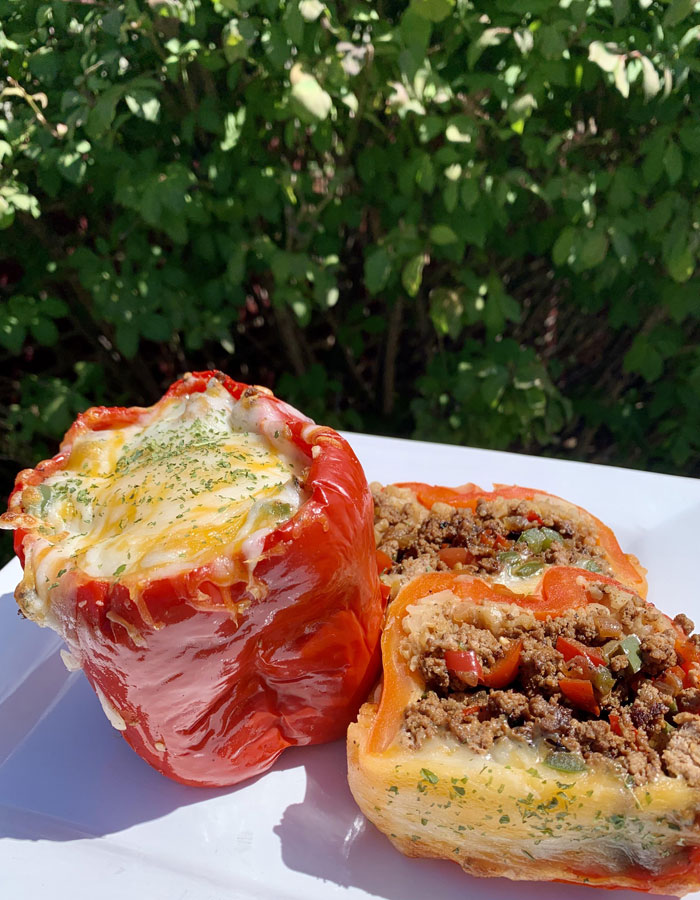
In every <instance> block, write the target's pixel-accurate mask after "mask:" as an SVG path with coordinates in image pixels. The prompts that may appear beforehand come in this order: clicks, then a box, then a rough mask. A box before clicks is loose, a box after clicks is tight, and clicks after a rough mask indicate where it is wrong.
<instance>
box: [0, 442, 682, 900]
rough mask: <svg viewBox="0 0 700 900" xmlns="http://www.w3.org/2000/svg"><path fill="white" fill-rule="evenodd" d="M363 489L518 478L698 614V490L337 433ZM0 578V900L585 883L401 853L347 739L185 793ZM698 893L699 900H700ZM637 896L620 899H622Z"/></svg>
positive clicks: (361, 893) (514, 891)
mask: <svg viewBox="0 0 700 900" xmlns="http://www.w3.org/2000/svg"><path fill="white" fill-rule="evenodd" d="M348 438H349V439H350V441H351V443H352V444H353V446H354V448H355V450H356V451H357V453H358V456H359V457H360V459H361V460H362V462H363V464H364V466H365V469H366V472H367V476H368V478H369V479H370V480H375V479H376V480H379V481H383V482H391V481H402V480H404V481H405V480H412V481H428V482H431V483H435V482H437V483H440V484H447V485H457V484H461V483H463V482H465V481H474V482H476V483H477V484H481V485H482V486H484V487H489V486H490V485H491V483H492V482H502V483H506V484H512V483H518V484H522V485H526V486H530V487H540V488H542V489H544V490H548V491H551V492H552V493H555V494H560V495H561V496H564V497H566V498H567V499H569V500H572V501H574V502H575V503H579V504H581V505H583V506H585V507H586V508H588V509H589V510H590V511H591V512H593V513H595V514H596V515H598V516H599V517H600V518H602V519H603V520H604V521H605V522H607V523H608V524H609V525H611V526H612V528H613V529H614V530H615V531H616V533H617V535H618V537H619V539H620V543H621V544H622V546H623V548H624V549H625V550H626V551H628V552H631V553H635V554H636V555H637V556H639V558H640V559H641V560H642V562H643V564H644V565H646V566H647V567H648V569H649V597H650V599H652V600H653V601H654V602H656V603H657V605H659V606H661V607H662V608H663V609H664V610H665V611H666V612H668V613H670V614H672V615H673V614H675V613H677V612H680V611H681V610H683V611H686V612H688V614H689V615H690V616H691V617H693V618H695V619H696V621H697V620H698V618H700V603H699V602H698V599H697V596H696V593H697V588H696V585H697V583H698V577H697V572H698V566H699V565H700V554H698V551H697V539H698V531H699V529H698V522H699V521H700V481H696V480H693V479H689V478H674V477H671V476H668V475H653V474H649V473H645V472H635V471H630V470H626V469H615V468H606V467H600V466H592V465H586V464H582V463H570V462H562V461H556V460H549V459H538V458H534V457H528V456H517V455H513V454H508V453H495V452H492V451H485V450H472V449H466V448H460V447H448V446H442V445H436V444H424V443H417V442H409V441H398V440H392V439H388V438H377V437H369V436H365V435H348ZM19 576H20V567H19V563H18V562H17V560H14V561H13V562H12V563H10V564H9V565H8V566H6V567H5V568H4V569H3V570H2V572H0V593H2V594H3V595H4V596H2V597H1V598H0V838H3V840H1V841H0V897H1V898H2V900H39V898H41V900H46V898H48V900H69V898H70V900H94V898H99V900H112V898H114V900H117V898H118V900H125V898H134V900H230V898H242V900H243V898H245V900H250V898H262V900H282V898H299V900H325V898H329V900H332V898H343V900H359V898H367V897H380V898H386V900H425V898H427V897H436V898H439V900H457V898H460V900H463V898H465V897H473V898H475V900H476V898H479V900H496V898H503V900H516V898H517V900H535V898H537V900H573V898H574V897H577V898H581V900H583V898H584V897H589V898H593V897H597V898H601V897H602V896H603V895H602V894H600V893H595V894H594V893H593V891H592V889H589V888H583V887H581V888H578V887H566V886H563V885H555V884H515V883H512V882H508V881H505V880H503V879H493V880H484V879H474V878H470V877H469V876H467V875H465V874H464V873H462V871H461V870H460V869H459V868H458V867H457V866H456V865H454V864H453V863H449V862H437V861H430V860H410V859H406V858H404V857H403V856H401V855H400V854H399V853H398V852H397V851H395V850H394V849H393V847H392V846H391V845H390V844H389V842H388V841H387V840H386V839H385V838H384V837H383V836H382V835H381V834H379V832H377V831H376V830H375V829H374V827H373V826H372V825H369V824H368V823H367V822H366V821H365V819H364V818H363V816H362V815H361V814H360V813H359V811H358V810H357V808H356V806H355V804H354V802H353V800H352V797H351V795H350V793H349V791H348V788H347V784H346V780H345V749H344V746H343V744H342V742H338V743H335V744H330V745H326V746H323V747H311V748H295V749H292V750H288V751H287V752H286V753H284V754H283V756H282V757H281V759H280V760H279V761H278V763H277V765H275V766H274V767H273V768H272V770H271V771H269V772H268V773H267V774H265V775H263V776H261V777H260V778H258V779H256V780H255V781H253V782H251V783H249V784H246V785H244V786H242V787H239V788H236V789H230V790H217V791H214V790H202V789H198V788H186V787H183V786H181V785H178V784H175V783H173V782H170V781H168V780H167V779H165V778H163V777H162V776H161V775H158V774H157V773H156V772H155V771H153V770H152V769H150V768H149V766H147V765H146V764H145V763H143V762H142V761H141V760H140V759H139V758H138V757H137V756H136V755H135V754H134V752H133V751H132V750H131V749H130V748H129V747H128V746H127V744H126V743H125V742H124V740H123V739H122V738H121V737H120V735H119V733H118V732H116V731H115V730H114V729H113V728H112V727H111V726H110V725H109V723H108V722H107V720H106V718H105V717H104V715H103V713H102V710H101V709H100V705H99V703H98V701H97V699H96V697H95V696H94V694H93V693H92V691H91V690H90V688H89V686H88V685H87V682H86V681H85V678H84V677H83V675H82V673H80V672H77V673H73V674H69V673H68V672H67V671H66V670H65V669H64V667H63V665H62V663H61V661H60V659H59V656H58V649H59V646H60V642H59V640H58V639H57V638H56V636H55V635H54V634H53V633H52V632H49V631H47V630H41V629H39V628H37V627H36V625H34V624H33V623H30V622H26V621H23V620H22V619H20V618H19V617H18V616H17V615H16V606H15V603H14V600H13V598H12V590H13V589H14V586H15V584H16V583H17V581H18V580H19ZM695 896H696V897H700V894H697V895H695ZM633 897H639V895H638V894H633V893H629V892H621V893H618V894H616V898H615V900H624V898H633Z"/></svg>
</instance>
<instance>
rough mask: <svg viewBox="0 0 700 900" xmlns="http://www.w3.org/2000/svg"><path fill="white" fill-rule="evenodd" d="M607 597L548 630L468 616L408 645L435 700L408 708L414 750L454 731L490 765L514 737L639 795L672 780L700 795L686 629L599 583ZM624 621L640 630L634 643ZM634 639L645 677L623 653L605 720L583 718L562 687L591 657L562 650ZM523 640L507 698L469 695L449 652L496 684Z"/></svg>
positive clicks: (457, 612)
mask: <svg viewBox="0 0 700 900" xmlns="http://www.w3.org/2000/svg"><path fill="white" fill-rule="evenodd" d="M596 588H597V590H596V597H597V598H598V601H599V602H595V603H589V604H588V605H587V606H586V607H584V608H579V609H572V610H569V611H567V612H566V613H563V614H562V615H559V616H555V617H551V618H547V619H545V620H544V621H541V620H538V619H536V618H535V616H534V615H533V614H532V613H531V612H528V611H526V610H523V609H522V608H520V607H518V606H516V605H512V604H506V603H495V604H492V605H491V606H489V605H488V604H480V605H465V604H461V605H460V604H458V605H456V606H455V607H454V608H453V609H452V611H451V612H450V614H449V616H448V615H446V614H444V613H442V614H441V616H442V618H439V621H438V624H434V625H432V626H431V630H430V633H429V635H426V634H425V633H424V632H421V634H422V635H423V637H422V638H420V637H416V636H415V635H414V636H413V637H411V636H407V638H406V641H408V642H409V643H408V644H407V646H406V648H405V655H406V658H407V659H408V658H413V657H412V654H413V655H415V658H416V659H417V660H418V662H417V664H416V665H417V668H418V669H419V670H420V672H421V673H422V675H423V677H424V679H425V682H426V686H427V688H428V691H427V693H426V694H425V695H424V696H423V697H422V698H421V699H420V700H418V701H416V702H415V703H414V704H412V705H411V707H409V710H408V711H407V713H406V717H405V722H404V729H403V735H404V737H403V739H404V740H405V741H406V742H408V744H409V745H411V746H414V747H419V746H420V745H421V744H422V742H423V741H424V740H426V739H427V738H428V737H430V736H432V735H434V734H436V733H437V732H438V730H439V729H444V730H446V731H448V732H449V733H451V734H453V735H454V736H455V737H456V738H457V739H458V740H459V741H461V742H462V743H464V744H466V745H467V746H469V747H470V748H471V749H473V750H475V751H476V752H478V753H484V752H486V751H487V750H488V749H489V748H490V747H491V746H492V744H493V743H494V741H497V740H498V739H499V738H500V737H502V736H504V735H508V736H510V737H511V738H515V739H517V740H520V741H525V742H527V743H537V742H540V741H544V742H545V743H546V744H548V745H549V746H550V747H551V748H552V749H556V750H559V751H562V750H563V751H569V752H572V753H577V754H580V755H582V756H583V757H584V759H586V760H590V759H593V758H597V759H601V758H604V759H606V760H608V761H612V763H613V764H615V765H617V766H618V767H621V768H622V769H623V770H624V771H625V773H626V775H627V776H628V777H629V778H630V779H631V781H632V782H634V783H635V784H644V783H646V782H647V781H649V780H651V779H653V778H655V777H657V776H658V775H659V774H661V773H664V772H665V773H666V774H671V775H674V774H681V775H683V777H686V778H687V779H688V780H689V781H691V782H692V783H695V782H693V781H692V780H693V779H697V784H698V786H700V744H698V745H697V746H695V748H694V749H693V750H692V752H691V749H690V748H691V747H692V746H693V741H696V742H698V741H699V740H700V683H697V684H696V683H695V682H694V681H693V679H692V678H691V676H692V674H693V672H694V669H695V668H697V669H698V670H700V667H698V666H696V667H693V666H691V667H690V670H689V672H688V673H686V675H685V678H684V679H683V680H684V685H685V686H684V687H682V686H681V680H680V679H679V678H678V674H677V670H676V672H669V670H670V669H673V667H675V666H676V664H677V657H676V653H675V649H674V644H675V642H676V639H677V637H678V633H679V632H678V630H677V629H678V628H680V625H676V627H675V628H674V627H672V626H671V625H670V624H669V622H668V619H667V618H666V617H665V616H663V614H661V613H660V612H659V611H658V610H656V609H655V608H654V607H653V606H651V605H650V604H648V603H645V602H644V601H643V600H641V599H640V598H639V597H636V596H635V595H633V594H631V593H630V592H627V591H624V590H623V589H621V588H619V587H616V586H610V585H609V584H607V583H605V582H600V583H598V584H597V585H596ZM439 602H441V601H439ZM495 607H497V609H496V608H495ZM440 608H442V607H440ZM620 619H624V621H625V622H627V623H629V624H630V625H631V626H632V627H633V629H634V630H633V631H631V632H626V631H623V630H622V629H621V628H620V627H619V622H620ZM630 633H631V634H634V635H635V636H636V637H637V638H638V639H639V642H640V658H641V669H639V671H634V669H633V668H632V666H631V665H630V658H629V657H628V655H627V654H626V653H623V652H621V651H620V650H619V649H618V650H617V651H615V645H614V644H613V645H612V651H611V652H612V653H613V654H614V655H612V656H609V657H608V658H607V665H608V671H609V672H610V677H611V678H612V680H613V684H612V687H610V685H609V683H608V686H607V688H606V689H605V690H604V691H603V690H602V689H601V693H600V694H599V695H598V698H597V699H598V702H599V705H600V708H601V714H600V715H599V716H597V715H596V716H593V715H591V714H590V713H589V712H586V710H585V709H581V708H577V707H576V705H575V704H572V702H571V701H570V700H569V699H568V697H567V696H566V695H564V694H563V693H562V689H561V687H560V679H562V678H563V677H566V678H579V679H580V678H585V677H586V672H589V671H590V664H589V663H588V661H587V658H586V657H584V656H583V655H582V654H578V655H575V656H574V657H573V658H570V659H568V660H566V659H565V658H564V656H563V654H562V653H561V652H559V650H557V649H556V648H557V641H558V638H559V637H566V638H569V639H575V640H577V641H579V642H581V643H582V644H583V645H584V647H591V648H594V647H597V648H602V647H603V645H605V644H606V643H607V642H608V640H610V635H611V634H616V638H615V640H618V639H621V638H623V637H624V636H625V634H630ZM408 634H409V632H407V635H408ZM412 640H413V641H415V640H421V641H422V643H421V644H420V649H418V648H416V647H415V646H412V645H411V646H409V645H410V642H411V641H412ZM514 640H517V641H520V642H521V645H522V650H521V655H520V660H519V667H518V670H517V673H516V674H515V675H514V676H513V680H512V682H511V684H510V685H509V686H508V687H507V688H502V689H498V690H496V689H493V690H490V691H489V690H487V689H484V687H483V686H476V685H474V686H472V685H469V684H466V683H465V681H464V680H463V679H462V678H460V676H459V675H458V674H457V673H455V672H453V671H450V670H449V669H448V667H447V665H446V663H445V659H444V653H445V652H446V650H455V649H461V650H472V651H474V653H475V654H476V656H477V657H478V658H479V660H480V662H481V663H482V666H483V669H484V672H486V673H488V672H489V671H490V670H491V668H492V667H493V666H494V665H497V663H498V661H499V660H501V659H502V658H503V657H504V656H505V655H506V654H507V652H508V648H509V647H511V646H512V642H513V641H514ZM666 673H668V674H666ZM474 681H476V678H474ZM698 681H700V679H698ZM676 710H677V711H678V713H677V714H676V715H675V718H673V719H672V716H673V713H674V712H675V711H676ZM613 714H614V717H613ZM674 725H675V726H676V727H674Z"/></svg>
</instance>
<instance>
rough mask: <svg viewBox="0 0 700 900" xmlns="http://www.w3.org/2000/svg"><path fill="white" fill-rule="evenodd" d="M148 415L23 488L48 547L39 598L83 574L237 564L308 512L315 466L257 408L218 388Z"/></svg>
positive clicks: (88, 436)
mask: <svg viewBox="0 0 700 900" xmlns="http://www.w3.org/2000/svg"><path fill="white" fill-rule="evenodd" d="M149 412H150V415H147V416H146V417H145V418H144V419H143V420H142V421H141V422H140V423H138V424H136V425H129V426H125V427H122V428H115V429H109V430H105V431H97V432H86V433H85V434H82V435H79V436H78V438H77V439H76V441H75V443H74V445H73V447H72V451H71V454H70V456H69V458H68V459H67V461H66V463H65V465H64V468H63V470H62V471H60V472H58V473H56V474H55V475H53V476H51V477H50V478H48V479H47V480H46V481H45V482H43V483H42V484H41V485H40V486H39V487H38V488H26V489H25V491H24V497H23V500H24V507H25V509H26V511H27V512H29V513H30V514H32V515H34V516H35V517H36V518H37V519H38V520H39V521H40V522H41V526H40V528H39V533H40V534H41V535H42V536H43V537H44V538H45V539H46V541H47V542H48V546H47V547H46V548H45V549H44V550H43V551H40V553H39V555H40V557H41V558H40V560H36V559H35V562H38V563H39V565H38V569H37V576H38V577H37V589H38V590H39V592H40V593H42V591H41V587H43V583H44V582H47V581H51V580H58V579H59V578H60V577H61V576H62V575H63V574H64V573H65V571H66V570H67V569H70V568H73V567H75V568H78V569H80V570H82V571H83V572H85V573H86V574H87V575H89V576H91V577H94V578H100V579H110V578H115V579H117V578H118V579H119V580H125V579H133V580H141V579H146V578H151V577H154V574H155V573H156V572H157V577H165V576H170V575H172V574H174V573H175V572H177V571H178V570H182V569H190V568H193V567H196V566H201V565H203V564H205V563H208V562H210V561H211V560H213V559H214V558H215V557H218V556H226V557H229V556H230V555H231V554H233V553H236V552H238V551H241V550H242V548H243V544H244V542H245V541H246V539H248V538H251V536H252V538H253V543H254V544H256V545H258V544H259V543H260V542H259V540H256V538H259V537H260V536H261V535H263V534H265V533H267V531H269V530H270V529H272V528H273V527H275V526H277V525H279V524H280V523H283V522H285V521H287V520H288V519H289V518H291V517H292V516H293V515H294V514H295V513H296V512H297V511H298V509H299V507H300V506H301V504H302V503H303V502H304V500H305V496H304V494H303V491H302V489H301V487H300V484H299V480H298V479H299V477H300V475H301V470H302V468H303V466H304V464H305V463H306V462H307V461H306V460H304V459H303V458H297V456H296V455H295V451H294V449H293V448H292V447H291V445H289V447H288V448H285V450H284V451H282V450H281V447H282V446H283V444H282V442H279V443H277V444H276V445H275V446H274V447H273V445H272V443H271V442H270V441H269V440H268V439H267V438H266V437H265V436H264V435H263V434H261V433H260V430H261V429H260V428H259V427H258V425H259V422H256V417H257V418H258V419H259V417H260V413H259V412H258V410H257V409H256V405H255V403H253V404H248V405H246V404H244V403H241V402H240V401H236V400H234V398H233V397H232V396H231V395H230V394H229V393H228V391H226V390H225V389H224V388H223V387H222V386H221V385H220V384H219V383H218V382H217V381H215V380H212V381H211V382H210V384H209V386H208V388H207V390H206V391H205V392H204V393H199V394H192V395H190V396H186V397H179V398H171V399H168V400H165V401H162V402H161V403H159V404H157V405H156V406H155V407H153V409H152V410H151V411H149ZM40 583H41V586H40ZM50 588H51V585H49V586H48V588H47V590H50Z"/></svg>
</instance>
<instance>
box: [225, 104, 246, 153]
mask: <svg viewBox="0 0 700 900" xmlns="http://www.w3.org/2000/svg"><path fill="white" fill-rule="evenodd" d="M245 117H246V108H245V106H242V107H241V108H240V109H239V110H238V112H236V113H227V114H226V116H225V117H224V139H223V141H222V142H221V144H220V145H219V146H220V147H221V149H222V150H223V151H224V152H226V151H228V150H233V148H234V147H235V146H236V144H237V143H238V139H239V138H240V136H241V131H242V130H243V124H244V123H245Z"/></svg>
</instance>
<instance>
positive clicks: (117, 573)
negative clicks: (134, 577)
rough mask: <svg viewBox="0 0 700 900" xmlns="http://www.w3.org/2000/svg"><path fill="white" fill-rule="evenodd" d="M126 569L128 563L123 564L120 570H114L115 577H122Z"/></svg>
mask: <svg viewBox="0 0 700 900" xmlns="http://www.w3.org/2000/svg"><path fill="white" fill-rule="evenodd" d="M124 569H126V563H122V564H121V565H120V566H119V567H118V568H116V569H115V570H114V577H115V578H116V577H117V575H121V574H122V572H123V571H124Z"/></svg>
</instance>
